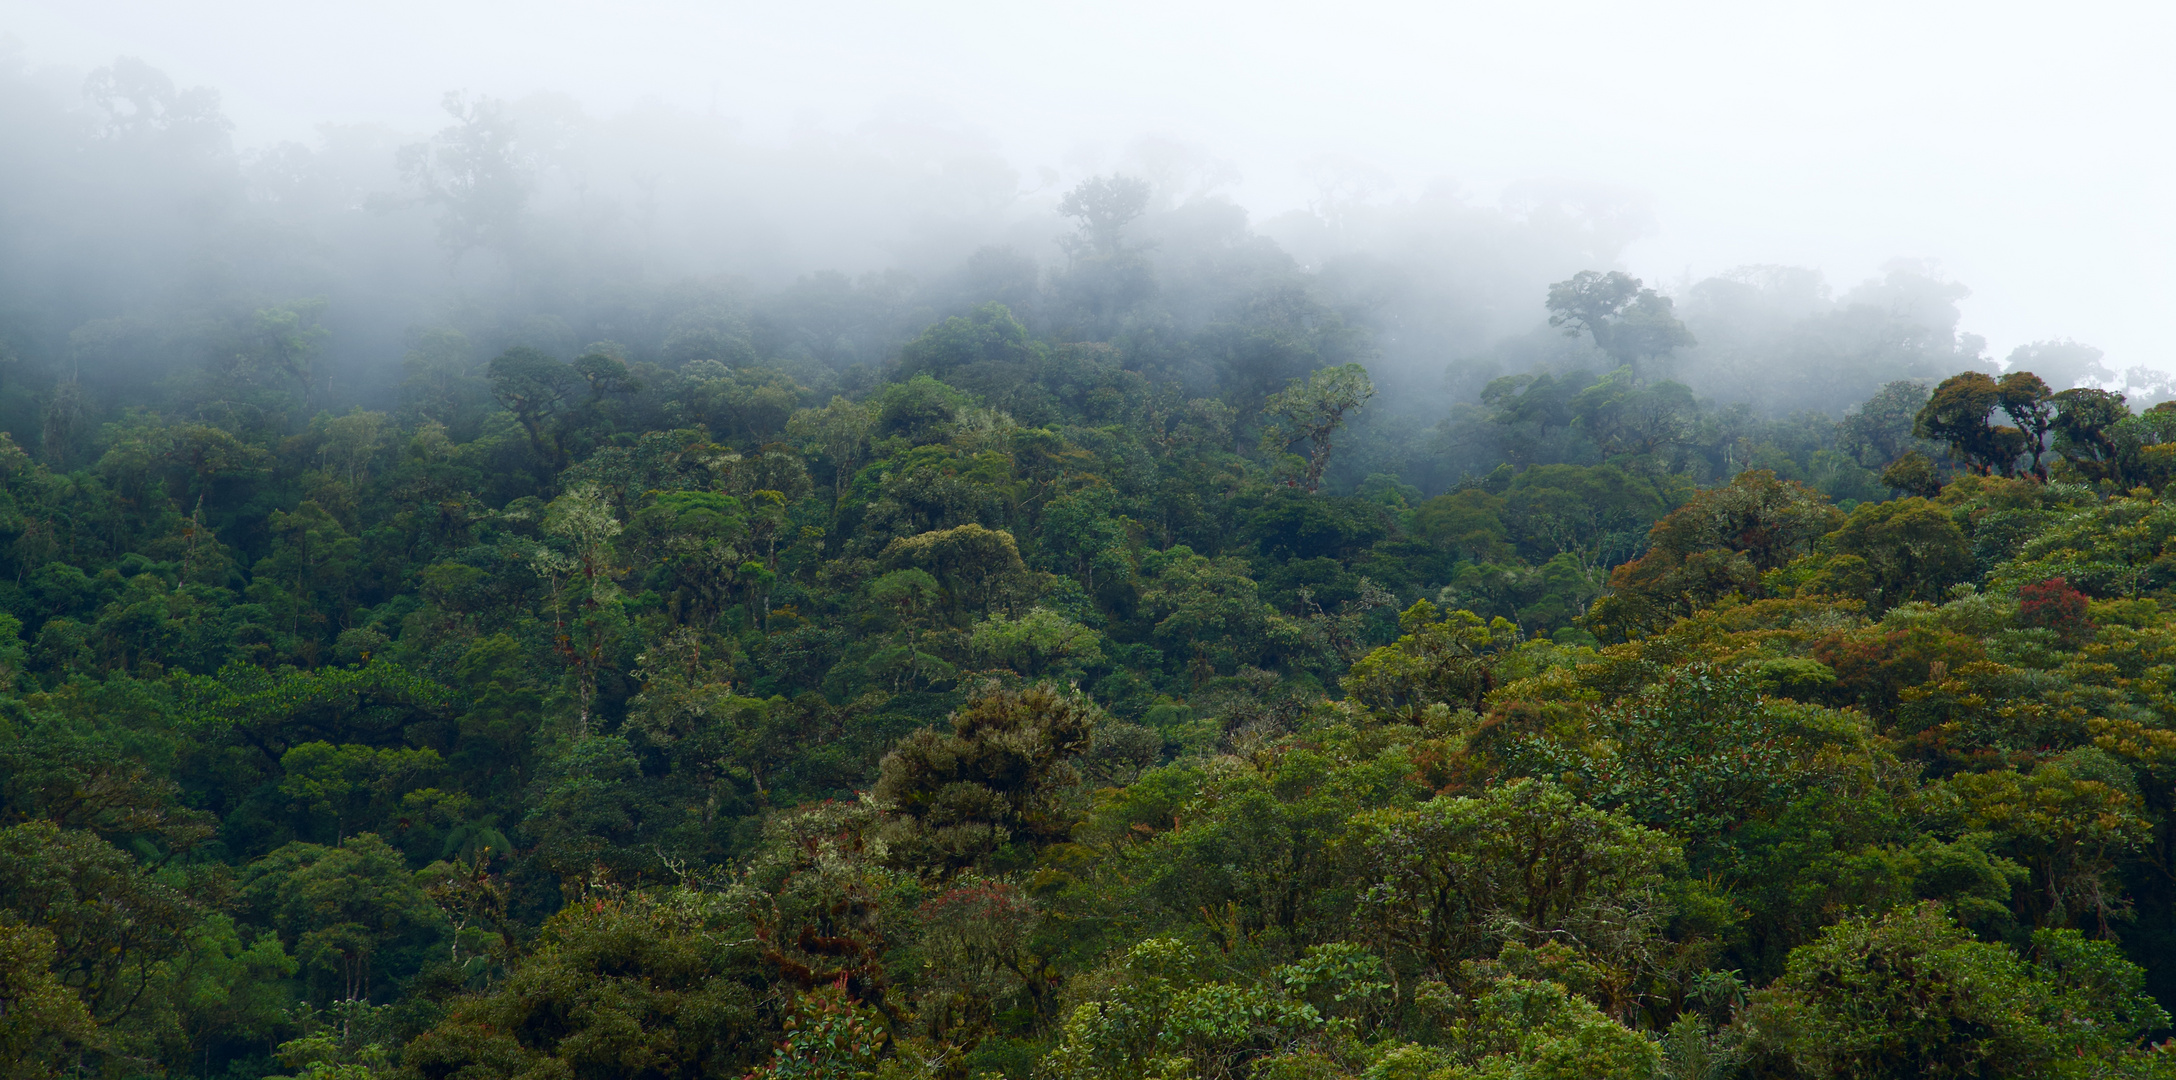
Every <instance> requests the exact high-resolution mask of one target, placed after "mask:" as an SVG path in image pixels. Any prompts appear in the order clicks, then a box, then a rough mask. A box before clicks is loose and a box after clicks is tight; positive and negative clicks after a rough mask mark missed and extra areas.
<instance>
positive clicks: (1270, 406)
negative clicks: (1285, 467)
mask: <svg viewBox="0 0 2176 1080" xmlns="http://www.w3.org/2000/svg"><path fill="white" fill-rule="evenodd" d="M1374 396H1375V383H1374V381H1373V380H1371V379H1369V378H1368V369H1366V368H1364V367H1361V366H1360V365H1358V364H1344V365H1342V366H1339V367H1334V368H1323V369H1322V370H1320V371H1317V372H1315V373H1314V374H1312V375H1309V376H1308V377H1307V379H1306V381H1305V382H1302V381H1300V380H1298V379H1294V380H1292V383H1291V385H1289V386H1286V387H1285V388H1284V389H1282V390H1280V391H1278V392H1276V393H1274V394H1271V395H1270V397H1269V400H1268V401H1266V402H1264V403H1263V405H1262V413H1263V415H1265V416H1267V417H1268V418H1269V422H1268V423H1266V424H1264V425H1263V427H1262V446H1263V447H1264V448H1265V449H1269V450H1272V451H1278V450H1287V449H1290V448H1291V447H1292V446H1293V444H1295V443H1299V442H1305V443H1307V474H1306V475H1307V490H1308V492H1309V493H1310V494H1312V493H1313V492H1315V491H1317V490H1320V489H1321V487H1322V470H1323V469H1325V468H1328V467H1329V464H1330V441H1331V439H1332V438H1334V437H1335V436H1336V435H1337V429H1338V428H1341V427H1343V426H1345V417H1346V416H1348V415H1350V414H1351V413H1353V412H1356V411H1358V410H1359V408H1360V407H1361V406H1362V405H1365V404H1367V403H1368V399H1369V398H1372V397H1374Z"/></svg>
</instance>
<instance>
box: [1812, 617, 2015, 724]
mask: <svg viewBox="0 0 2176 1080" xmlns="http://www.w3.org/2000/svg"><path fill="white" fill-rule="evenodd" d="M1813 658H1814V659H1816V660H1819V661H1820V662H1822V663H1824V664H1827V665H1828V666H1829V667H1830V668H1832V669H1834V670H1835V672H1836V685H1835V686H1834V687H1833V688H1831V690H1830V694H1831V695H1832V696H1833V697H1834V698H1835V699H1836V700H1835V703H1836V704H1838V705H1856V706H1858V707H1859V709H1860V710H1861V711H1863V712H1865V713H1867V714H1869V715H1871V716H1874V717H1877V718H1879V719H1880V720H1881V721H1882V722H1883V723H1884V724H1886V723H1888V722H1889V721H1890V720H1891V719H1893V718H1894V717H1895V715H1896V707H1897V704H1898V703H1899V702H1900V701H1901V700H1902V695H1903V691H1904V688H1905V687H1908V686H1917V685H1919V684H1921V683H1924V682H1926V681H1928V680H1929V679H1938V678H1939V677H1940V673H1942V672H1946V671H1948V670H1949V669H1951V668H1955V667H1959V666H1962V665H1964V664H1968V663H1971V662H1972V661H1974V660H1982V659H1985V658H1986V651H1985V649H1984V648H1983V646H1982V645H1981V644H1980V642H1979V640H1978V639H1976V638H1971V637H1967V636H1965V635H1963V634H1958V633H1953V632H1950V631H1947V630H1936V629H1933V628H1930V627H1924V626H1915V627H1912V628H1910V629H1907V630H1893V631H1889V632H1887V633H1882V632H1880V631H1879V630H1873V629H1871V628H1869V630H1860V631H1846V632H1841V633H1836V634H1831V635H1829V636H1828V637H1826V638H1824V639H1822V640H1821V641H1819V642H1817V643H1815V644H1814V647H1813ZM1936 664H1940V665H1942V666H1941V667H1940V668H1936V667H1935V665H1936Z"/></svg>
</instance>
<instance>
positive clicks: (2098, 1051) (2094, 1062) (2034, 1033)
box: [1753, 905, 2167, 1076]
mask: <svg viewBox="0 0 2176 1080" xmlns="http://www.w3.org/2000/svg"><path fill="white" fill-rule="evenodd" d="M2035 941H2036V944H2038V945H2039V946H2040V950H2041V951H2042V952H2043V954H2044V955H2045V956H2046V957H2047V960H2046V961H2045V964H2046V966H2043V965H2042V964H2040V963H2032V962H2028V961H2027V960H2025V959H2023V958H2020V957H2019V956H2018V955H2017V954H2015V953H2013V952H2011V951H2010V950H2009V949H2007V948H2005V947H2003V946H2001V945H1995V944H1989V943H1985V942H1980V941H1975V940H1973V939H1972V938H1971V937H1970V936H1969V935H1967V934H1966V933H1965V932H1964V931H1962V930H1960V929H1959V928H1958V927H1957V926H1956V925H1955V924H1953V923H1951V922H1950V921H1949V920H1948V919H1946V918H1945V917H1943V915H1942V914H1941V912H1940V910H1939V909H1938V908H1937V907H1935V906H1933V905H1921V906H1918V907H1904V908H1898V909H1897V910H1895V911H1894V912H1891V913H1890V914H1888V915H1886V916H1883V917H1881V918H1879V919H1866V918H1859V919H1847V920H1845V921H1844V922H1842V923H1839V924H1838V925H1836V926H1834V927H1832V928H1830V929H1829V930H1828V931H1827V932H1826V933H1824V934H1823V935H1822V936H1821V938H1820V940H1819V941H1817V942H1814V943H1812V944H1809V945H1807V946H1805V947H1804V948H1802V949H1800V950H1799V951H1798V952H1796V953H1794V954H1792V956H1791V964H1790V968H1789V970H1788V971H1787V972H1786V973H1785V974H1784V976H1783V977H1782V978H1781V979H1779V980H1777V982H1776V984H1775V985H1774V986H1773V987H1771V988H1769V989H1768V990H1765V991H1763V992H1761V993H1760V994H1759V995H1757V996H1756V999H1755V1002H1754V1006H1753V1008H1754V1013H1753V1016H1754V1021H1753V1022H1754V1025H1755V1031H1756V1032H1757V1033H1758V1038H1759V1039H1760V1040H1761V1042H1762V1044H1763V1045H1764V1047H1765V1048H1767V1049H1769V1050H1770V1051H1771V1052H1773V1053H1775V1054H1777V1055H1778V1056H1780V1057H1782V1058H1783V1059H1785V1060H1786V1061H1788V1062H1790V1063H1791V1064H1792V1065H1794V1066H1796V1067H1797V1068H1799V1069H1802V1070H1806V1071H1808V1072H1812V1073H1814V1074H1816V1075H1860V1076H1969V1075H1983V1074H1985V1073H1986V1072H1988V1071H1998V1072H1999V1073H2000V1074H2001V1075H2010V1076H2041V1075H2062V1073H2061V1072H2060V1071H2059V1070H2062V1069H2063V1068H2065V1067H2066V1066H2068V1065H2071V1064H2072V1063H2074V1062H2075V1063H2079V1064H2084V1063H2087V1062H2090V1063H2091V1065H2090V1066H2088V1067H2097V1068H2100V1069H2108V1070H2115V1069H2122V1068H2125V1067H2126V1066H2130V1065H2131V1063H2130V1061H2129V1059H2130V1058H2132V1056H2133V1055H2135V1054H2137V1053H2138V1050H2137V1049H2136V1047H2137V1045H2138V1043H2137V1040H2138V1039H2139V1038H2140V1036H2141V1035H2143V1034H2144V1033H2145V1032H2147V1031H2151V1030H2153V1029H2155V1028H2157V1027H2159V1026H2161V1025H2163V1024H2165V1023H2167V1018H2166V1014H2165V1013H2162V1012H2161V1011H2160V1008H2159V1007H2158V1006H2156V1005H2154V1004H2152V1003H2150V1002H2148V1001H2145V1000H2143V999H2142V998H2141V997H2140V996H2139V994H2138V992H2137V981H2136V979H2137V976H2136V973H2135V969H2132V968H2131V967H2130V965H2129V964H2128V963H2127V962H2126V961H2124V960H2122V959H2120V958H2119V957H2118V956H2117V955H2115V954H2114V950H2113V949H2111V948H2109V947H2108V946H2106V945H2102V944H2097V943H2092V942H2087V941H2084V940H2082V939H2079V938H2077V937H2075V936H2049V937H2046V938H2036V939H2035ZM2080 962H2082V963H2083V964H2084V965H2086V967H2085V969H2084V970H2079V969H2077V968H2073V967H2071V966H2070V965H2072V964H2077V963H2080ZM2088 972H2091V974H2088ZM2131 1067H2135V1066H2131Z"/></svg>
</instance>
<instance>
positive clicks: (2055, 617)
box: [2017, 577, 2093, 643]
mask: <svg viewBox="0 0 2176 1080" xmlns="http://www.w3.org/2000/svg"><path fill="white" fill-rule="evenodd" d="M2017 621H2018V622H2019V623H2022V624H2024V625H2026V626H2040V627H2046V628H2047V629H2049V630H2053V631H2055V632H2056V634H2058V635H2060V636H2061V637H2062V639H2063V640H2064V641H2066V642H2071V643H2076V642H2080V641H2084V640H2085V639H2086V638H2088V637H2091V636H2092V633H2093V622H2092V620H2091V619H2088V618H2087V617H2086V600H2085V594H2084V593H2082V592H2079V591H2078V590H2076V589H2073V588H2071V587H2070V582H2068V581H2065V580H2063V579H2062V578H2059V577H2054V578H2049V579H2047V580H2046V581H2043V582H2040V583H2039V584H2037V585H2020V586H2018V588H2017Z"/></svg>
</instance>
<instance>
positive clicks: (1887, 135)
mask: <svg viewBox="0 0 2176 1080" xmlns="http://www.w3.org/2000/svg"><path fill="white" fill-rule="evenodd" d="M0 32H10V33H13V34H14V35H15V36H16V37H18V38H20V39H21V41H22V44H23V46H24V48H25V52H26V53H27V55H28V57H29V58H30V59H31V60H32V61H33V62H36V63H41V64H57V65H64V66H69V67H76V68H82V69H88V68H90V67H93V66H97V65H101V64H104V63H107V62H110V61H111V59H112V58H113V57H114V56H115V55H120V54H126V55H134V56H140V57H142V58H143V59H145V60H147V61H149V62H150V63H152V64H153V65H154V66H157V67H159V68H162V69H163V70H165V71H166V72H167V73H168V74H170V75H172V76H173V77H174V78H175V80H176V81H177V82H178V83H181V84H182V85H196V84H209V85H213V86H216V87H218V88H219V89H220V90H221V92H222V94H223V95H224V98H225V101H226V105H227V109H228V112H229V114H230V115H231V116H233V118H234V119H235V121H236V123H237V125H238V134H239V136H240V138H241V140H242V142H243V143H244V144H245V145H247V144H256V143H263V142H268V141H272V140H276V139H280V138H304V137H307V136H308V134H309V132H310V130H311V128H312V126H313V125H314V124H315V123H317V122H319V121H324V120H336V121H378V122H386V123H391V124H393V125H395V126H396V127H401V128H404V129H410V130H415V131H425V130H430V129H433V128H436V127H438V126H439V125H440V123H441V114H439V113H438V111H437V102H438V98H439V96H440V95H441V94H442V93H443V92H444V91H446V90H449V89H465V90H469V91H473V92H477V93H484V94H491V95H495V96H509V97H511V96H519V95H522V94H525V93H528V92H531V91H536V90H558V91H563V92H566V93H569V94H571V95H573V96H574V97H576V98H577V99H579V100H580V101H582V102H583V103H584V105H585V106H586V107H587V108H588V109H589V110H590V111H592V112H603V113H609V112H612V111H614V110H616V109H617V108H619V107H621V106H624V105H626V104H628V103H630V102H633V101H636V100H639V99H641V98H645V97H655V98H658V99H662V100H664V101H667V102H670V103H674V104H678V105H683V106H686V107H690V108H697V109H700V108H705V107H707V106H708V105H709V103H710V102H711V101H712V100H715V101H716V102H717V103H718V107H719V109H720V110H721V111H723V112H726V113H728V114H730V115H734V116H736V117H739V118H741V119H742V120H743V121H744V122H745V124H746V126H747V130H748V131H749V132H750V133H751V134H754V135H758V136H761V135H765V134H771V133H778V132H783V131H787V130H790V129H792V128H794V127H796V126H805V125H810V124H814V125H818V126H823V127H831V128H838V129H851V128H853V127H854V126H856V125H858V124H860V123H861V122H863V121H865V120H867V119H869V118H871V117H873V116H877V115H884V114H897V113H899V112H902V111H905V112H908V113H911V114H915V115H922V116H928V117H932V118H937V119H942V120H945V121H947V122H949V123H953V124H959V125H963V126H967V127H971V128H974V129H979V130H980V131H982V132H983V133H985V134H986V135H987V136H988V137H989V138H990V139H992V140H993V141H994V142H995V143H996V144H997V145H998V146H1000V147H1001V148H1002V149H1003V150H1004V152H1005V153H1006V154H1007V155H1008V156H1009V157H1011V158H1012V159H1013V161H1014V163H1015V164H1016V165H1018V166H1019V167H1020V169H1021V171H1022V173H1023V174H1024V175H1027V176H1034V175H1035V174H1036V172H1037V170H1038V168H1039V167H1040V166H1044V165H1050V166H1057V167H1060V168H1061V169H1063V170H1064V171H1066V172H1069V173H1076V172H1078V171H1080V168H1081V166H1082V165H1083V164H1084V163H1086V164H1089V165H1093V164H1098V163H1101V160H1108V159H1109V158H1110V157H1111V156H1113V155H1115V153H1116V152H1117V151H1118V150H1119V149H1120V148H1122V147H1123V146H1124V145H1125V144H1126V143H1128V142H1129V141H1131V140H1132V139H1133V138H1135V137H1137V136H1141V135H1147V134H1154V135H1161V136H1166V137H1173V138H1177V139H1181V140H1185V141H1189V142H1193V143H1198V144H1200V145H1202V146H1203V147H1204V148H1206V149H1207V150H1208V151H1209V152H1210V153H1211V154H1213V155H1215V156H1217V157H1220V158H1227V159H1230V160H1231V161H1233V162H1235V163H1236V164H1237V165H1238V166H1239V169H1240V172H1241V174H1242V176H1243V178H1244V179H1243V180H1242V182H1241V183H1240V184H1239V185H1238V186H1236V187H1234V188H1232V189H1230V192H1231V194H1232V196H1233V197H1234V198H1236V199H1237V200H1238V201H1240V202H1241V203H1243V204H1245V205H1247V206H1248V207H1249V208H1250V209H1252V210H1253V211H1255V212H1256V214H1257V215H1258V217H1259V216H1267V215H1270V214H1274V213H1277V212H1280V211H1283V210H1286V209H1290V208H1292V207H1294V206H1297V205H1300V204H1301V203H1302V202H1303V201H1304V200H1305V198H1306V197H1307V195H1308V193H1309V191H1310V189H1309V188H1308V187H1307V185H1306V184H1305V183H1304V181H1303V180H1302V178H1301V173H1302V170H1301V168H1300V162H1302V161H1303V160H1306V159H1309V158H1312V157H1314V156H1317V155H1321V154H1337V155H1342V156H1345V157H1347V158H1351V159H1355V160H1358V161H1363V162H1366V163H1369V164H1372V165H1375V166H1379V167H1380V168H1382V169H1384V170H1386V171H1387V172H1388V173H1389V174H1390V175H1391V176H1392V177H1393V178H1395V179H1396V181H1397V182H1398V183H1399V185H1400V188H1401V189H1402V190H1404V191H1407V192H1411V191H1417V190H1418V189H1419V188H1420V187H1422V186H1423V185H1425V184H1427V183H1429V182H1431V181H1436V180H1442V179H1448V180H1451V181H1453V182H1455V183H1456V184H1458V185H1459V186H1460V187H1461V188H1463V189H1464V190H1466V191H1468V192H1470V193H1471V194H1472V195H1473V196H1474V197H1475V198H1476V199H1477V200H1480V201H1484V202H1486V201H1493V199H1494V198H1495V195H1496V193H1497V192H1499V191H1500V190H1501V189H1502V188H1503V187H1504V186H1505V185H1506V184H1507V183H1509V182H1512V181H1516V180H1520V179H1526V178H1540V179H1568V180H1578V181H1586V182H1601V183H1608V184H1616V185H1622V186H1625V187H1629V188H1633V189H1637V190H1640V191H1643V192H1645V193H1647V194H1648V195H1649V196H1650V197H1651V198H1652V200H1653V205H1654V208H1655V210H1656V213H1657V218H1658V228H1657V230H1656V233H1655V235H1654V236H1652V237H1651V238H1650V239H1647V240H1645V241H1642V242H1641V243H1640V244H1638V245H1637V246H1636V247H1635V248H1634V249H1633V250H1632V251H1631V253H1630V255H1629V257H1628V263H1629V269H1631V270H1632V271H1633V272H1635V273H1639V274H1642V275H1644V276H1646V277H1648V278H1649V279H1650V280H1651V281H1661V282H1666V283H1668V282H1675V281H1677V280H1678V279H1679V277H1680V276H1681V275H1682V274H1683V273H1685V272H1686V271H1687V270H1688V269H1689V270H1690V271H1691V273H1692V274H1693V275H1695V276H1696V277H1697V276H1702V275H1705V274H1709V273H1713V272H1715V271H1718V270H1722V269H1725V268H1728V267H1730V266H1733V265H1737V264H1741V263H1748V262H1766V263H1793V264H1798V265H1811V266H1817V267H1820V268H1821V269H1823V270H1824V271H1826V272H1827V274H1828V276H1829V279H1830V281H1831V282H1832V283H1834V284H1835V285H1837V286H1838V287H1839V288H1843V287H1848V286H1849V285H1851V284H1853V283H1855V282H1856V281H1858V280H1859V279H1861V278H1863V277H1866V276H1868V275H1870V274H1872V273H1873V272H1874V270H1875V268H1876V267H1877V266H1879V264H1880V263H1881V262H1883V261H1884V260H1886V259H1888V258H1890V257H1892V256H1900V255H1901V256H1911V257H1920V258H1934V259H1938V260H1940V263H1941V265H1942V267H1943V268H1944V269H1945V270H1946V271H1948V272H1949V273H1950V274H1951V275H1952V276H1954V277H1955V278H1957V279H1958V280H1961V281H1963V282H1965V283H1966V284H1968V285H1970V286H1971V287H1972V288H1973V289H1974V291H1975V295H1974V297H1973V299H1972V300H1971V301H1969V302H1968V303H1967V305H1966V315H1965V324H1966V328H1967V329H1971V330H1975V331H1978V332H1980V333H1983V334H1985V335H1986V336H1987V337H1988V338H1989V339H1990V342H1991V348H1992V351H1993V352H1994V354H1995V355H1996V357H1997V358H1998V359H1999V358H2000V357H2001V356H2002V355H2004V354H2005V353H2007V352H2008V350H2009V348H2010V347H2011V346H2013V345H2015V344H2018V343H2020V342H2023V341H2027V340H2033V339H2039V338H2050V337H2065V336H2067V337H2075V338H2077V339H2079V340H2082V341H2087V342H2090V343H2092V344H2096V345H2099V346H2101V347H2102V348H2104V349H2106V350H2107V351H2108V353H2109V360H2110V362H2111V364H2112V366H2115V367H2117V368H2118V369H2121V368H2123V367H2127V366H2129V365H2132V364H2139V363H2145V364H2150V365H2153V366H2157V367H2168V366H2176V362H2172V361H2176V358H2171V359H2170V360H2164V357H2163V353H2164V352H2165V351H2166V350H2165V349H2164V348H2163V345H2162V342H2161V338H2160V325H2159V324H2160V322H2161V313H2162V312H2163V310H2164V309H2165V308H2166V307H2167V306H2168V298H2169V296H2170V295H2171V292H2172V287H2176V272H2172V271H2171V269H2170V260H2169V258H2168V257H2167V253H2168V251H2169V249H2170V247H2171V242H2172V241H2176V210H2172V208H2171V206H2172V204H2171V200H2170V199H2169V197H2168V194H2167V188H2168V186H2169V178H2170V176H2171V171H2172V170H2171V168H2170V166H2171V165H2172V164H2176V140H2172V139H2171V134H2172V132H2171V131H2170V127H2171V123H2170V119H2169V117H2170V112H2171V107H2172V106H2176V63H2171V61H2170V58H2169V57H2170V53H2171V50H2172V47H2176V6H2172V5H2169V4H2165V3H2163V4H2148V3H2125V4H2117V3H2099V4H2092V3H2079V2H2075V0H2073V2H2070V3H2065V4H2059V5H2058V4H2053V3H2040V4H2035V5H2023V4H2006V3H1991V2H1984V0H1983V2H1977V3H1908V2H1899V0H1888V2H1858V0H1850V2H1837V0H1829V2H1825V3H1805V2H1799V3H1790V4H1782V3H1763V2H1756V0H1738V2H1733V3H1683V2H1644V3H1642V2H1624V0H1617V2H1605V3H1594V2H1588V0H1547V2H1542V0H1532V2H1525V3H1517V2H1513V0H1498V2H1495V3H1486V4H1475V3H1455V2H1439V3H1350V2H1348V3H1337V4H1332V3H1309V4H1295V3H1272V2H1252V3H1183V2H1177V0H1158V2H1141V0H1098V2H1094V3H1089V2H1070V3H1039V4H1038V3H1025V2H1019V0H1014V2H1007V3H965V2H950V3H926V4H911V5H910V4H877V3H837V2H810V0H791V2H789V0H774V2H771V3H764V4H748V3H737V2H736V3H719V2H713V3H700V2H693V0H686V2H662V0H646V2H628V3H613V4H579V3H567V2H563V0H523V2H519V3H512V2H481V0H432V2H421V0H377V2H373V3H367V4H364V3H325V2H309V0H280V2H251V0H189V2H186V3H176V2H173V0H166V2H145V0H69V2H66V3H62V2H48V0H0ZM1098 155H1101V159H1100V160H1099V158H1098Z"/></svg>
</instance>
